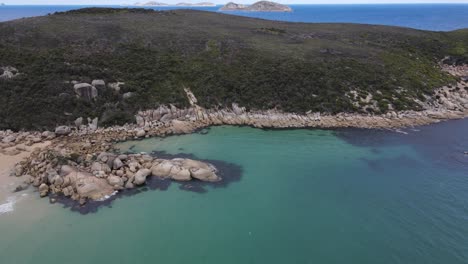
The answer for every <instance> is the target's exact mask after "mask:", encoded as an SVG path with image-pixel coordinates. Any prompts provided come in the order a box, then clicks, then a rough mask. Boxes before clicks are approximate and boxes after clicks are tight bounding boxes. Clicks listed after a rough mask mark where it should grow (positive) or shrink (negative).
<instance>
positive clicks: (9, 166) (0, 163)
mask: <svg viewBox="0 0 468 264" xmlns="http://www.w3.org/2000/svg"><path fill="white" fill-rule="evenodd" d="M49 144H50V141H46V142H41V143H37V144H34V145H32V146H25V149H26V151H22V152H21V153H20V154H18V155H15V156H9V155H5V154H2V153H0V214H4V213H8V212H11V211H13V209H14V205H15V202H16V201H18V200H19V199H21V198H24V197H26V195H23V194H24V193H22V192H19V193H13V190H14V189H15V187H16V186H18V185H19V184H20V183H22V182H23V181H24V180H26V179H25V178H24V177H15V176H10V175H11V173H12V171H13V170H14V168H15V165H16V164H17V163H18V162H20V161H21V160H23V159H24V158H26V157H28V156H29V155H30V154H31V152H32V151H33V150H34V149H35V148H37V147H39V148H43V147H45V146H47V145H49ZM13 148H14V147H13ZM30 188H31V187H30Z"/></svg>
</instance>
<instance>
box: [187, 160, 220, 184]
mask: <svg viewBox="0 0 468 264" xmlns="http://www.w3.org/2000/svg"><path fill="white" fill-rule="evenodd" d="M182 164H183V165H182V166H183V167H185V168H188V169H189V170H190V174H191V176H192V178H195V179H198V180H201V181H208V182H216V181H220V180H221V178H220V177H219V176H218V175H216V172H217V170H216V168H215V167H214V166H213V165H211V164H208V163H205V162H202V161H198V160H192V159H184V160H183V161H182Z"/></svg>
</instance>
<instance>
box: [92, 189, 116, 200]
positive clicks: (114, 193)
mask: <svg viewBox="0 0 468 264" xmlns="http://www.w3.org/2000/svg"><path fill="white" fill-rule="evenodd" d="M117 193H118V191H114V192H113V193H112V194H111V195H106V196H104V197H103V198H102V199H99V200H97V201H99V202H102V201H105V200H107V199H109V198H111V197H112V196H114V195H116V194H117Z"/></svg>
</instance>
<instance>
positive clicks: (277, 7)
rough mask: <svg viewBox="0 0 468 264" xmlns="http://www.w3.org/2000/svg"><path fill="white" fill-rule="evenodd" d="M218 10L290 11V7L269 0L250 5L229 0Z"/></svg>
mask: <svg viewBox="0 0 468 264" xmlns="http://www.w3.org/2000/svg"><path fill="white" fill-rule="evenodd" d="M219 10H220V11H257V12H292V8H290V7H289V6H287V5H282V4H279V3H275V2H270V1H259V2H256V3H253V4H251V5H242V4H236V3H233V2H229V3H227V4H226V5H224V6H223V7H221V8H220V9H219Z"/></svg>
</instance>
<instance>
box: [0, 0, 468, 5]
mask: <svg viewBox="0 0 468 264" xmlns="http://www.w3.org/2000/svg"><path fill="white" fill-rule="evenodd" d="M148 1H150V0H0V3H2V2H3V3H5V4H8V5H25V4H31V5H71V4H74V5H113V4H114V5H115V4H123V3H127V4H132V3H135V2H148ZM151 1H156V2H162V3H168V4H175V3H179V2H189V3H196V2H205V1H206V2H213V3H218V4H223V3H226V2H229V1H233V2H236V3H243V4H250V3H253V2H255V0H237V1H236V0H225V1H223V0H180V1H178V0H167V1H165V0H151ZM275 1H277V2H280V3H283V4H384V3H398V4H402V3H404V4H408V3H467V4H468V0H445V1H444V0H275Z"/></svg>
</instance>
